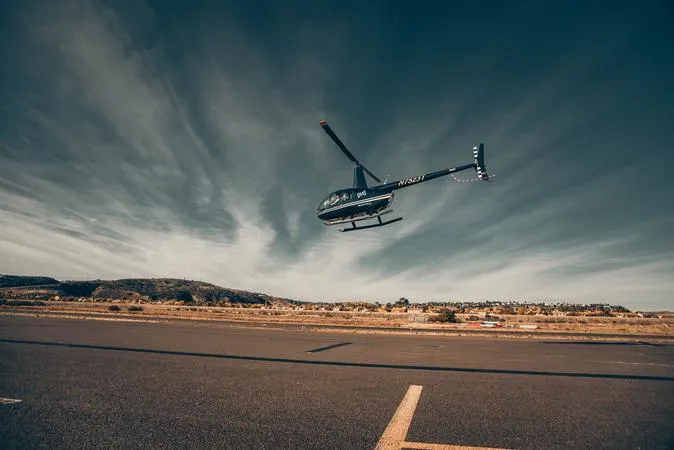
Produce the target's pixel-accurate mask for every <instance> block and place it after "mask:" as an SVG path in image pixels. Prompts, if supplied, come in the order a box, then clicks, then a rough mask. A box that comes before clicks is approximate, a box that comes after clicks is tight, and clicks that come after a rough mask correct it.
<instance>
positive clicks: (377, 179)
mask: <svg viewBox="0 0 674 450" xmlns="http://www.w3.org/2000/svg"><path fill="white" fill-rule="evenodd" d="M360 167H362V168H363V170H364V171H365V172H367V174H368V175H370V176H371V177H372V178H374V179H375V181H377V182H378V183H381V180H380V179H379V178H378V177H377V176H376V175H375V174H373V173H372V172H370V171H369V170H367V167H365V166H364V165H362V164H361V166H360Z"/></svg>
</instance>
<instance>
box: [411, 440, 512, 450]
mask: <svg viewBox="0 0 674 450" xmlns="http://www.w3.org/2000/svg"><path fill="white" fill-rule="evenodd" d="M398 448H400V449H424V450H497V449H496V448H495V447H471V446H466V445H449V444H431V443H427V442H403V443H402V444H401V446H400V447H398ZM498 450H503V449H498Z"/></svg>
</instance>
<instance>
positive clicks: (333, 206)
mask: <svg viewBox="0 0 674 450" xmlns="http://www.w3.org/2000/svg"><path fill="white" fill-rule="evenodd" d="M320 125H321V127H322V128H323V130H324V131H325V132H326V133H327V134H328V136H330V138H331V139H332V140H333V141H334V142H335V144H337V146H338V147H339V148H340V149H341V150H342V152H344V154H345V155H346V156H347V158H349V159H350V160H351V162H353V165H354V166H353V185H352V187H350V188H344V189H339V190H336V191H334V192H332V193H330V194H329V195H328V196H327V197H326V198H325V199H324V200H323V201H321V203H320V204H319V205H318V208H317V210H316V215H317V216H318V218H319V219H320V220H322V221H323V223H324V224H325V225H328V226H332V225H338V224H343V223H349V222H351V227H350V228H343V229H340V230H339V231H342V232H347V231H356V230H364V229H367V228H376V227H383V226H386V225H390V224H392V223H395V222H398V221H400V220H402V219H403V218H402V217H396V218H395V219H391V220H388V221H382V218H381V216H383V215H385V214H389V213H391V212H393V209H392V207H391V205H392V204H393V198H394V196H395V191H397V190H399V189H403V188H407V187H410V186H414V185H416V184H419V183H425V182H427V181H431V180H433V179H435V178H439V177H443V176H446V175H451V174H454V173H456V172H461V171H464V170H468V169H474V170H475V172H476V173H477V177H478V179H480V180H483V181H491V180H490V179H489V174H488V173H487V168H486V166H485V163H484V143H480V144H479V145H478V146H476V147H473V162H472V163H470V164H464V165H462V166H458V167H453V168H451V169H444V170H440V171H438V172H431V173H427V174H424V175H417V176H413V177H408V178H402V179H400V180H398V181H393V182H390V183H387V182H386V181H384V182H383V183H382V181H381V180H380V179H379V178H378V177H377V176H376V175H375V174H373V173H372V172H370V170H368V168H367V167H365V166H363V165H362V164H361V163H360V161H358V160H357V159H356V157H355V156H353V154H351V152H350V151H349V149H347V148H346V146H345V145H344V143H343V142H342V141H341V140H340V139H339V137H337V135H336V134H335V133H334V132H333V131H332V129H331V128H330V126H329V125H328V122H327V121H325V120H321V121H320ZM366 173H367V174H368V175H369V176H370V177H372V178H373V179H374V180H375V181H377V182H378V183H381V184H379V185H376V186H368V184H367V180H366V179H365V174H366ZM387 180H388V179H387ZM369 219H377V222H376V223H373V224H369V225H362V226H357V225H356V222H360V221H363V220H369Z"/></svg>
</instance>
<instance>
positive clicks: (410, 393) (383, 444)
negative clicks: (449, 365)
mask: <svg viewBox="0 0 674 450" xmlns="http://www.w3.org/2000/svg"><path fill="white" fill-rule="evenodd" d="M422 389H423V386H417V385H414V384H413V385H410V387H409V389H407V393H406V394H405V397H403V400H402V401H401V402H400V405H398V409H397V410H396V412H395V414H393V417H392V418H391V421H390V422H389V424H388V426H387V427H386V430H385V431H384V434H382V436H381V438H380V439H379V442H378V443H377V447H376V450H384V449H400V448H402V447H401V445H402V443H403V442H404V441H405V438H406V437H407V430H408V429H409V427H410V423H412V416H413V415H414V410H415V409H416V408H417V403H418V402H419V396H420V395H421V390H422Z"/></svg>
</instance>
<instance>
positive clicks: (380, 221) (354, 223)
mask: <svg viewBox="0 0 674 450" xmlns="http://www.w3.org/2000/svg"><path fill="white" fill-rule="evenodd" d="M377 220H378V221H379V223H373V224H371V225H363V226H362V227H357V226H356V222H351V225H352V227H351V228H342V229H341V230H339V231H342V232H347V231H356V230H365V229H367V228H377V227H383V226H385V225H389V224H391V223H394V222H398V221H399V220H403V218H402V217H396V218H395V219H391V220H388V221H386V222H382V220H381V216H377Z"/></svg>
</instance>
